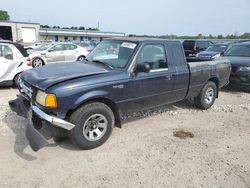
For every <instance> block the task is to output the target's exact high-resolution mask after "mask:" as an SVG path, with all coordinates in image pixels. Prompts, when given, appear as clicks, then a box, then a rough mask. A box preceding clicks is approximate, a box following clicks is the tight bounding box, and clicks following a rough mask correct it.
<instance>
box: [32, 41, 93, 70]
mask: <svg viewBox="0 0 250 188" xmlns="http://www.w3.org/2000/svg"><path fill="white" fill-rule="evenodd" d="M29 53H30V55H29V57H30V58H31V60H32V66H33V67H40V66H43V65H45V64H49V63H62V62H72V61H83V60H84V59H85V57H86V56H87V55H88V54H89V51H87V50H86V49H84V48H82V47H80V46H78V45H76V44H72V43H51V44H43V45H41V46H40V47H38V48H35V49H34V50H32V51H30V52H29Z"/></svg>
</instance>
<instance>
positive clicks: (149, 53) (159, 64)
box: [137, 44, 168, 70]
mask: <svg viewBox="0 0 250 188" xmlns="http://www.w3.org/2000/svg"><path fill="white" fill-rule="evenodd" d="M137 63H147V64H148V65H149V66H150V70H159V69H164V68H167V67H168V66H167V60H166V54H165V47H164V46H163V45H159V44H158V45H154V44H152V45H146V46H144V47H143V48H142V50H141V52H140V54H139V56H138V58H137Z"/></svg>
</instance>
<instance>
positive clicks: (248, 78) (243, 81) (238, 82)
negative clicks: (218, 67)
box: [223, 42, 250, 92]
mask: <svg viewBox="0 0 250 188" xmlns="http://www.w3.org/2000/svg"><path fill="white" fill-rule="evenodd" d="M223 56H224V57H226V58H228V59H229V60H230V62H231V66H232V71H231V75H230V79H229V81H230V84H231V85H233V86H236V87H238V88H240V89H242V90H244V91H247V92H250V42H243V43H236V44H234V45H233V46H231V47H230V48H229V49H228V50H227V51H226V52H225V53H224V55H223Z"/></svg>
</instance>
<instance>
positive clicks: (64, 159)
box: [0, 88, 250, 188]
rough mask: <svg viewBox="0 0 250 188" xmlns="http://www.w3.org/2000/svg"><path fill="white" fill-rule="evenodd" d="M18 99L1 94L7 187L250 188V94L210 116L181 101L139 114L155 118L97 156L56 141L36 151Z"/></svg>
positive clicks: (227, 98)
mask: <svg viewBox="0 0 250 188" xmlns="http://www.w3.org/2000/svg"><path fill="white" fill-rule="evenodd" d="M16 93H17V91H16V90H15V89H10V88H5V89H2V90H0V140H1V141H0V164H1V167H0V187H25V188H26V187H32V188H34V187H250V94H247V93H242V92H240V91H237V90H233V91H232V90H228V89H227V90H225V91H223V92H221V93H220V97H219V99H218V100H217V101H216V103H215V105H214V106H213V107H212V108H211V109H210V110H208V111H200V110H197V109H195V108H194V107H193V106H192V105H189V104H187V103H185V102H181V103H177V104H175V105H170V106H164V107H161V108H156V109H153V110H148V111H144V112H141V113H137V114H134V115H135V116H147V117H145V118H136V119H137V120H135V119H134V120H133V121H130V122H129V123H126V124H124V126H123V128H122V129H119V128H115V129H114V132H113V134H112V136H111V138H110V139H109V140H108V141H107V142H106V143H105V144H104V145H103V146H101V147H99V148H97V149H94V150H90V151H81V150H79V149H77V148H76V147H74V146H73V145H72V144H71V143H70V142H69V141H68V140H65V141H63V142H61V143H54V142H53V141H52V140H51V141H50V143H51V144H50V145H49V147H46V148H44V149H42V150H40V151H39V152H33V151H32V150H31V148H30V147H29V146H28V143H27V140H26V138H25V133H24V132H25V126H26V123H27V122H26V120H25V119H23V118H21V117H18V116H17V115H16V114H15V113H14V112H11V111H10V109H9V107H8V101H9V100H11V99H14V98H15V94H16ZM179 129H183V130H184V131H189V132H190V133H189V134H190V135H191V136H190V137H187V138H186V139H180V138H178V137H175V136H173V134H176V131H178V130H179ZM177 135H178V134H177ZM180 135H182V134H180Z"/></svg>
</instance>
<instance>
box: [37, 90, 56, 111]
mask: <svg viewBox="0 0 250 188" xmlns="http://www.w3.org/2000/svg"><path fill="white" fill-rule="evenodd" d="M36 102H37V103H38V104H40V105H42V106H44V107H47V108H57V99H56V96H55V95H54V94H49V93H45V92H43V91H40V90H39V91H38V92H37V94H36Z"/></svg>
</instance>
